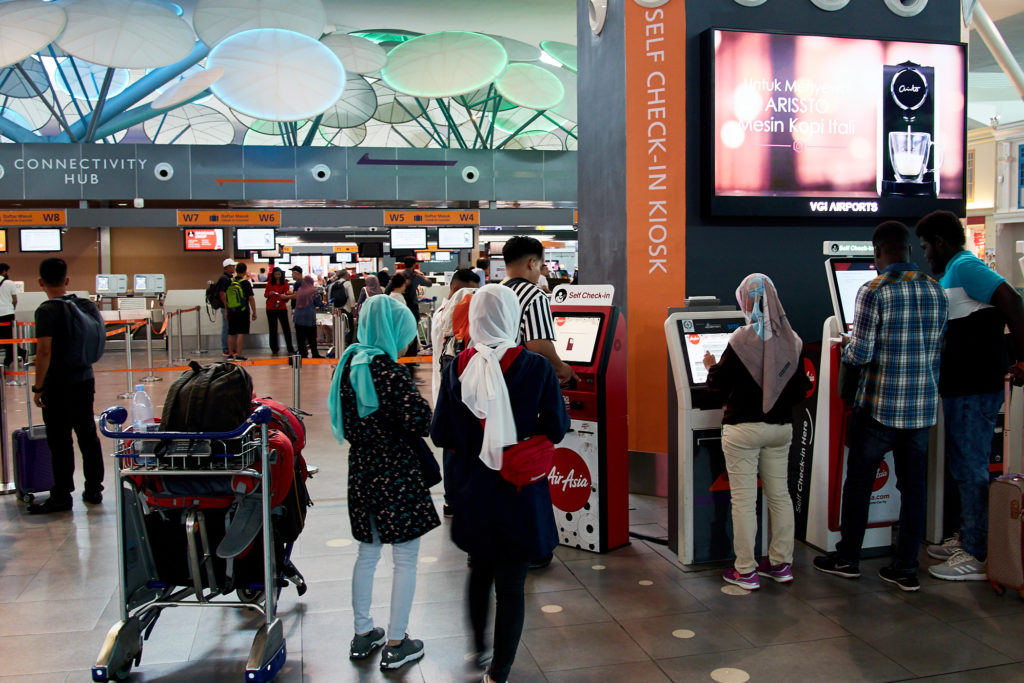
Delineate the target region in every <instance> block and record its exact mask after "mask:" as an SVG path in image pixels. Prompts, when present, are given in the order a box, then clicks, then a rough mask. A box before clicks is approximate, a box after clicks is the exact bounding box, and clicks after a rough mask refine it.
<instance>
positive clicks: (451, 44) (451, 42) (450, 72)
mask: <svg viewBox="0 0 1024 683" xmlns="http://www.w3.org/2000/svg"><path fill="white" fill-rule="evenodd" d="M507 66H508V54H507V53H506V52H505V48H503V47H502V46H501V43H499V42H498V41H496V40H495V39H494V38H490V37H488V36H485V35H483V34H481V33H469V32H467V31H441V32H440V33H430V34H427V35H425V36H420V37H418V38H413V39H412V40H410V41H408V42H405V43H402V44H401V45H398V46H397V47H395V48H394V49H393V50H391V52H390V53H389V55H388V64H387V66H385V67H384V68H383V69H381V72H380V74H381V78H382V79H383V80H384V82H385V83H387V84H388V86H390V87H391V88H393V89H394V90H397V91H398V92H400V93H404V94H406V95H413V96H415V97H455V96H456V95H462V94H465V93H468V92H472V91H474V90H477V89H479V88H482V87H484V86H486V85H487V84H489V83H491V82H492V81H494V80H495V79H496V78H498V76H500V75H501V74H502V73H503V72H504V71H505V67H507Z"/></svg>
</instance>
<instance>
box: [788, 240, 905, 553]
mask: <svg viewBox="0 0 1024 683" xmlns="http://www.w3.org/2000/svg"><path fill="white" fill-rule="evenodd" d="M825 270H826V277H827V279H828V286H829V293H830V294H831V297H832V308H833V312H834V315H833V316H831V317H829V318H828V319H827V320H826V321H825V324H824V327H823V328H822V344H821V363H820V366H819V370H818V377H819V388H818V405H817V423H816V434H815V437H814V455H813V458H812V463H811V490H810V496H809V500H808V506H807V508H808V509H807V534H806V538H805V539H804V540H806V541H807V542H808V543H809V544H811V545H812V546H815V547H816V548H820V549H822V550H827V551H831V550H835V546H836V543H837V542H838V541H839V537H840V530H841V527H840V511H841V509H842V493H843V482H844V481H845V480H846V458H847V454H848V452H849V449H848V448H847V447H846V443H847V433H846V431H847V425H848V424H849V417H850V406H848V405H846V404H845V403H844V402H843V400H842V399H841V398H840V397H839V368H840V365H841V363H842V351H843V349H842V343H841V341H840V335H841V334H849V333H850V332H851V331H852V330H853V320H854V311H855V309H856V302H857V292H858V290H859V289H860V287H861V285H863V284H864V283H866V282H870V281H871V280H873V279H875V277H877V276H878V272H877V271H876V270H875V264H874V260H873V259H871V258H866V257H842V258H830V259H828V260H827V261H826V262H825ZM899 515H900V493H899V490H898V489H897V488H896V470H895V466H894V464H893V456H892V453H891V452H890V453H886V454H885V458H884V459H883V461H882V463H881V464H880V465H879V467H878V473H877V475H876V478H875V486H874V490H873V491H872V494H871V505H870V507H869V508H868V528H867V532H866V533H865V534H864V545H863V549H864V550H867V551H870V550H872V549H875V548H888V547H889V546H890V545H891V544H892V529H891V527H892V524H893V523H894V522H896V521H897V520H899Z"/></svg>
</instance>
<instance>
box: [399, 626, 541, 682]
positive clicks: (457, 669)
mask: <svg viewBox="0 0 1024 683" xmlns="http://www.w3.org/2000/svg"><path fill="white" fill-rule="evenodd" d="M423 647H424V649H425V650H426V655H425V656H424V657H423V659H422V660H420V662H419V663H418V665H417V666H418V667H419V669H420V672H421V673H422V674H423V680H425V681H427V682H428V683H434V682H435V681H437V682H438V683H447V682H449V681H450V682H452V683H469V682H470V681H472V682H473V683H477V682H478V681H480V679H481V678H482V676H483V672H482V671H481V670H479V669H477V668H476V667H475V666H474V665H473V664H472V662H471V659H472V655H473V653H472V652H471V650H472V644H471V642H470V639H469V638H464V637H455V638H424V639H423ZM509 680H511V681H515V683H519V682H520V681H523V682H525V683H542V682H543V681H545V677H544V674H542V673H541V671H540V669H539V668H538V667H537V663H536V662H535V661H534V659H533V657H532V656H531V655H530V651H529V650H528V649H527V648H526V647H525V646H524V645H523V644H522V643H521V642H520V644H519V650H518V651H517V652H516V658H515V661H514V662H513V664H512V671H511V673H510V674H509Z"/></svg>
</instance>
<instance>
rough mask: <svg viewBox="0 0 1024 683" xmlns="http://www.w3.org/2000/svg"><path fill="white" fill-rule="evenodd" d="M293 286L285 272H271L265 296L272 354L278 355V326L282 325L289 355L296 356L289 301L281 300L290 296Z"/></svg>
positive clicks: (279, 270) (276, 270)
mask: <svg viewBox="0 0 1024 683" xmlns="http://www.w3.org/2000/svg"><path fill="white" fill-rule="evenodd" d="M290 290H291V286H290V285H289V284H288V281H287V280H285V278H284V271H283V270H281V269H280V268H274V270H272V271H270V280H269V281H268V282H267V288H266V289H265V290H264V292H263V296H265V297H266V298H267V325H268V326H269V328H270V353H272V354H273V355H275V356H276V355H277V352H278V350H279V348H280V347H279V346H278V340H277V326H278V325H281V332H282V333H284V343H285V344H286V345H287V346H288V355H289V356H293V355H295V346H294V345H292V328H291V326H290V325H289V324H288V301H287V300H286V299H283V298H281V295H282V294H288V293H289V292H290Z"/></svg>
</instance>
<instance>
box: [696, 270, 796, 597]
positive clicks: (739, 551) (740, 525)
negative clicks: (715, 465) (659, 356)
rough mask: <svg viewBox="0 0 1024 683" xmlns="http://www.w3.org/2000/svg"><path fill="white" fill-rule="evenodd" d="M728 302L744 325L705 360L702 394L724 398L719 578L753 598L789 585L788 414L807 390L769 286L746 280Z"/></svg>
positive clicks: (763, 279)
mask: <svg viewBox="0 0 1024 683" xmlns="http://www.w3.org/2000/svg"><path fill="white" fill-rule="evenodd" d="M736 301H737V302H738V303H739V305H740V310H742V311H743V315H744V316H745V317H746V319H747V322H748V324H747V325H745V326H743V327H741V328H739V329H738V330H736V331H735V332H734V333H733V334H732V336H731V337H730V338H729V345H728V346H727V347H726V348H725V351H724V352H723V353H722V357H721V358H719V359H718V362H717V363H716V362H715V357H714V356H713V355H711V353H710V352H709V353H707V354H706V355H705V356H704V365H705V367H707V368H708V389H709V390H711V391H712V392H714V393H717V394H720V395H722V396H724V397H725V414H724V417H723V419H722V450H723V452H724V454H725V466H726V469H727V470H728V472H729V488H730V490H731V493H732V529H733V550H734V552H735V554H736V561H735V562H734V563H733V566H732V567H730V568H729V569H726V570H725V571H724V572H723V573H722V578H723V579H724V580H725V581H726V582H727V583H732V584H735V585H737V586H740V587H742V588H745V589H747V590H756V589H758V588H760V578H759V577H761V576H764V577H766V578H769V579H772V580H773V581H777V582H780V583H786V582H789V581H792V580H793V571H792V564H793V535H794V521H793V502H792V500H791V499H790V497H789V484H788V468H789V446H790V442H791V441H792V439H793V425H792V421H793V417H792V413H793V406H794V405H796V403H797V402H798V401H799V400H800V399H801V398H803V396H804V395H805V394H806V392H807V391H808V389H810V386H811V385H810V382H809V381H808V379H807V375H806V374H805V373H804V371H803V367H802V364H801V361H800V351H801V349H802V348H803V342H802V341H801V340H800V337H798V336H797V334H796V332H794V331H793V328H792V327H791V326H790V324H789V321H788V320H787V319H786V312H785V311H784V310H783V309H782V304H781V303H780V302H779V296H778V294H777V293H776V291H775V285H774V284H773V283H772V281H771V279H770V278H769V277H768V276H767V275H762V274H761V273H754V274H752V275H748V276H747V277H746V278H744V279H743V282H742V283H740V286H739V288H738V289H737V290H736ZM758 471H760V474H761V481H762V482H763V484H764V494H765V497H766V498H767V499H768V509H769V512H770V516H771V527H772V534H771V536H772V539H771V546H770V547H769V549H768V557H765V558H762V559H761V561H760V562H757V560H756V559H755V557H754V538H755V535H756V533H757V516H756V513H755V509H754V508H755V505H756V502H757V475H758Z"/></svg>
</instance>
